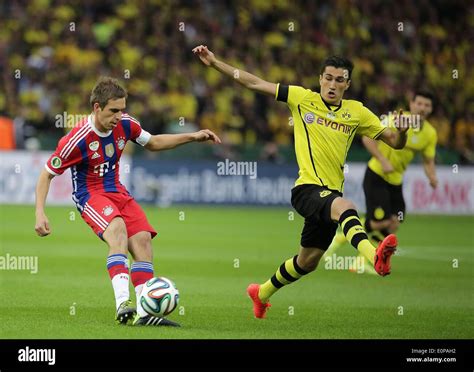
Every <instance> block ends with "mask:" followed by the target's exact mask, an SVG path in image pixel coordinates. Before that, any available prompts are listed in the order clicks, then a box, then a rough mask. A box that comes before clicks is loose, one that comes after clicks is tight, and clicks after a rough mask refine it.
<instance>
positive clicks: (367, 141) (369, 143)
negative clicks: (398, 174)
mask: <svg viewBox="0 0 474 372" xmlns="http://www.w3.org/2000/svg"><path fill="white" fill-rule="evenodd" d="M362 143H363V144H364V146H365V148H366V149H367V151H368V152H369V153H370V154H371V155H372V156H373V157H374V158H375V159H377V160H378V161H379V162H380V164H381V165H382V170H383V172H384V173H391V172H393V171H394V168H393V165H392V163H390V161H389V160H388V159H387V158H386V157H385V156H383V154H382V152H381V151H380V150H379V144H378V143H377V141H376V140H373V139H372V138H369V137H366V136H362Z"/></svg>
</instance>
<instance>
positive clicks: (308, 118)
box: [304, 112, 315, 124]
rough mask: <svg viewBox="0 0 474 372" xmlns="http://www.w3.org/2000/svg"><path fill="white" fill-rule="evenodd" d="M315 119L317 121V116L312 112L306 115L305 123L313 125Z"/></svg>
mask: <svg viewBox="0 0 474 372" xmlns="http://www.w3.org/2000/svg"><path fill="white" fill-rule="evenodd" d="M314 119H315V116H314V114H313V113H312V112H308V113H306V114H304V121H305V122H306V123H307V124H312V123H313V122H314Z"/></svg>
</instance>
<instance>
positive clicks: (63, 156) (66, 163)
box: [45, 133, 82, 176]
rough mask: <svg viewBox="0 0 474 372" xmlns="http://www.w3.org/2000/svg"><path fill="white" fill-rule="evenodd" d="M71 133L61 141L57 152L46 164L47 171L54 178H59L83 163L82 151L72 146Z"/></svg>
mask: <svg viewBox="0 0 474 372" xmlns="http://www.w3.org/2000/svg"><path fill="white" fill-rule="evenodd" d="M70 137H71V133H69V134H68V135H66V136H64V137H63V138H61V139H60V140H59V143H58V147H56V151H55V152H54V153H53V154H52V155H51V156H50V157H49V159H48V161H47V162H46V164H45V168H46V170H47V171H48V172H49V173H51V174H52V175H53V176H59V175H61V174H63V173H64V171H65V170H66V169H68V168H69V167H72V166H73V165H75V164H78V163H80V162H81V161H82V154H81V150H80V149H79V148H78V147H77V146H76V145H74V147H72V146H71V141H69V140H70Z"/></svg>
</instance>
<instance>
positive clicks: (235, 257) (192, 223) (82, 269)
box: [0, 205, 474, 339]
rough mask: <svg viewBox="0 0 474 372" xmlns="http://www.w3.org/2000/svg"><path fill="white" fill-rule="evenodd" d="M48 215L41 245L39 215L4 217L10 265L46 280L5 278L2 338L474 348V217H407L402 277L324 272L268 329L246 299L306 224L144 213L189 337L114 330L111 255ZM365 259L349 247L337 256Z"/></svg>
mask: <svg viewBox="0 0 474 372" xmlns="http://www.w3.org/2000/svg"><path fill="white" fill-rule="evenodd" d="M46 211H47V214H48V217H49V220H50V224H51V228H52V235H50V236H48V237H46V238H39V237H37V236H36V235H35V232H34V209H33V207H31V206H10V205H8V206H7V205H1V206H0V220H1V221H0V222H1V230H0V234H1V235H0V244H1V245H0V255H1V256H6V254H7V253H8V254H10V255H14V256H38V260H39V261H38V264H39V267H38V273H36V274H31V273H30V272H29V271H19V270H17V271H14V270H0V298H1V299H2V301H1V302H0V320H1V322H0V338H5V339H15V338H42V339H49V338H73V339H76V338H98V339H102V338H118V339H120V338H124V339H133V338H145V339H170V338H177V339H210V338H216V339H237V338H238V339H240V338H245V339H319V338H323V339H339V338H344V339H347V338H365V339H370V338H402V339H411V338H472V337H473V336H474V331H473V329H472V327H470V326H469V324H472V323H473V314H474V311H473V308H474V299H473V296H472V294H473V293H474V291H473V289H474V288H473V283H474V281H473V265H474V262H473V261H474V256H473V246H474V244H473V231H474V229H473V222H474V221H473V217H468V216H466V217H446V216H444V217H437V216H414V215H411V216H408V218H407V221H406V222H405V223H404V224H403V225H402V228H401V230H400V232H399V234H398V237H399V242H400V255H398V256H395V257H394V258H393V260H392V275H390V276H388V277H385V278H381V277H378V276H373V275H367V274H365V275H358V274H355V273H351V272H349V271H347V270H326V269H325V268H324V264H323V262H321V264H320V266H319V267H318V269H317V270H316V272H314V273H312V274H310V275H308V276H307V277H305V278H303V279H302V280H300V281H298V282H296V283H294V284H292V285H290V286H288V287H285V288H283V289H282V290H280V291H279V292H278V293H277V294H276V295H275V296H274V297H273V298H272V301H271V302H272V308H271V309H270V310H269V313H268V318H267V319H265V320H258V319H254V317H253V314H252V310H251V302H250V300H249V299H248V298H247V296H246V293H245V289H246V287H247V285H248V284H249V283H251V282H259V283H260V282H263V281H265V280H266V279H268V278H269V277H270V276H271V275H273V273H274V272H275V270H276V269H277V268H278V266H279V265H280V264H281V263H282V262H283V261H284V260H285V259H287V258H288V257H291V256H293V255H294V254H295V253H296V252H297V249H298V246H299V234H300V231H301V227H302V219H301V218H300V217H299V216H297V215H296V214H295V218H294V220H291V219H290V218H289V213H290V212H291V210H289V209H285V208H235V207H195V206H182V207H173V208H169V209H159V208H156V207H146V208H145V212H146V213H147V215H148V217H149V220H150V222H151V223H152V224H153V225H154V226H155V228H156V229H157V230H158V231H159V235H158V237H157V238H155V239H154V241H153V247H154V254H155V258H154V265H155V275H157V276H166V277H169V278H171V279H173V280H174V281H175V282H176V284H177V287H178V288H179V290H180V294H181V298H180V304H179V305H180V306H181V308H179V309H177V310H176V311H175V312H174V313H173V314H171V315H170V319H173V320H175V321H178V322H180V323H181V324H182V328H179V329H174V328H173V329H163V327H158V328H154V327H132V326H119V325H116V324H115V322H114V304H115V303H114V299H113V293H112V286H111V283H110V280H109V277H108V273H107V271H106V268H105V260H106V255H107V249H106V245H105V244H104V243H103V242H101V241H100V240H99V239H98V238H97V237H96V236H95V235H94V233H93V232H92V230H91V229H90V228H89V227H88V226H87V225H86V224H85V223H84V222H83V221H82V219H81V218H80V216H79V215H78V213H77V212H76V211H75V209H73V208H72V207H70V208H67V207H48V208H47V210H46ZM181 212H184V214H183V213H181ZM71 217H75V220H74V219H71ZM183 217H184V220H183ZM355 253H356V252H355V250H354V249H353V248H352V247H350V246H349V245H346V246H344V247H342V248H341V249H340V250H339V252H338V254H344V255H355ZM132 293H133V289H132Z"/></svg>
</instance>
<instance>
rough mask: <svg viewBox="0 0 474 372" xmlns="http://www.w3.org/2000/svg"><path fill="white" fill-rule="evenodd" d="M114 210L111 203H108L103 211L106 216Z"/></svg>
mask: <svg viewBox="0 0 474 372" xmlns="http://www.w3.org/2000/svg"><path fill="white" fill-rule="evenodd" d="M113 211H114V209H113V208H112V207H111V206H110V205H106V206H105V207H104V209H102V213H103V214H104V216H110V215H111V214H112V212H113Z"/></svg>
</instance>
